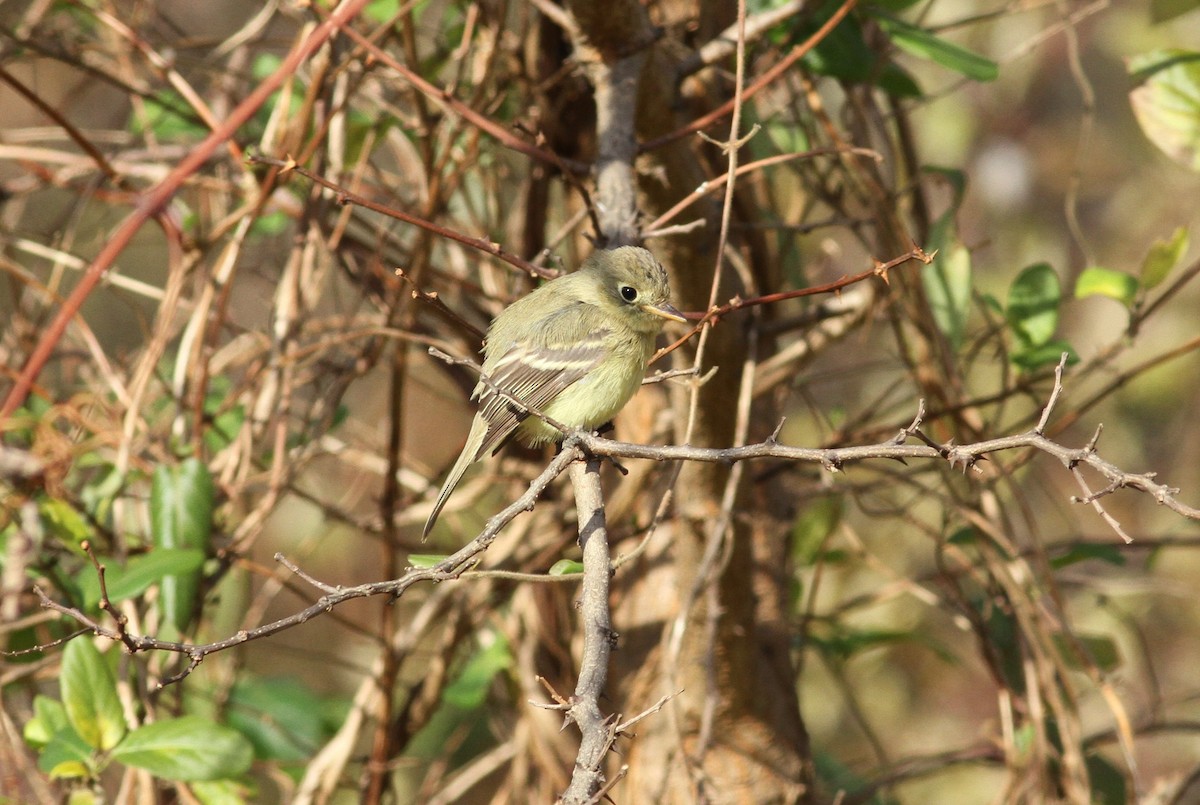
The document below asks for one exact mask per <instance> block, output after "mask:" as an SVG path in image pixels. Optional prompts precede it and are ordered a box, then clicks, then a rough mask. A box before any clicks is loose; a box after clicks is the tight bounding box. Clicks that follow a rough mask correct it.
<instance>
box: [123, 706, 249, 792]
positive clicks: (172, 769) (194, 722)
mask: <svg viewBox="0 0 1200 805" xmlns="http://www.w3.org/2000/svg"><path fill="white" fill-rule="evenodd" d="M112 759H113V760H114V761H116V762H118V763H124V764H125V765H127V766H133V767H135V768H139V769H145V770H146V771H148V772H150V773H152V774H155V775H157V776H159V777H162V778H165V779H167V780H220V779H224V778H227V777H236V776H237V775H239V774H244V773H245V772H246V771H248V770H249V769H250V764H251V762H252V761H253V760H254V749H253V747H252V746H251V745H250V742H249V741H247V740H246V739H245V737H243V736H242V735H241V733H239V732H237V731H236V730H232V729H230V728H229V727H222V726H221V725H219V724H214V723H212V722H211V721H207V720H205V719H203V718H200V717H199V716H180V717H179V718H168V719H163V720H161V721H155V722H152V723H150V724H146V725H145V726H142V727H139V728H138V729H136V730H134V731H133V732H131V733H129V735H128V736H127V737H126V738H125V740H123V741H121V743H120V744H118V745H117V746H116V747H115V748H114V749H113V751H112Z"/></svg>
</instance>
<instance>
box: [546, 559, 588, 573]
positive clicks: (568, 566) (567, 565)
mask: <svg viewBox="0 0 1200 805" xmlns="http://www.w3.org/2000/svg"><path fill="white" fill-rule="evenodd" d="M582 573H583V562H577V561H576V560H574V559H559V560H558V561H557V562H555V563H554V564H553V565H551V566H550V570H549V574H550V575H551V576H575V575H579V574H582Z"/></svg>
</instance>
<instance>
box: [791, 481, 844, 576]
mask: <svg viewBox="0 0 1200 805" xmlns="http://www.w3.org/2000/svg"><path fill="white" fill-rule="evenodd" d="M845 508H846V505H845V500H844V499H843V498H842V496H841V495H830V496H827V497H822V498H818V499H817V500H814V501H812V502H811V503H809V504H808V505H806V506H805V507H804V509H803V510H802V511H801V512H800V516H799V517H797V518H796V522H795V523H794V524H793V525H792V556H794V557H795V559H796V564H797V567H811V566H812V564H813V563H814V562H815V561H816V559H817V557H818V555H819V554H820V553H821V549H822V547H823V546H824V545H825V541H826V539H827V538H828V537H829V535H830V534H832V533H833V532H834V530H835V529H836V528H837V527H838V525H840V524H841V522H842V515H843V514H844V512H845Z"/></svg>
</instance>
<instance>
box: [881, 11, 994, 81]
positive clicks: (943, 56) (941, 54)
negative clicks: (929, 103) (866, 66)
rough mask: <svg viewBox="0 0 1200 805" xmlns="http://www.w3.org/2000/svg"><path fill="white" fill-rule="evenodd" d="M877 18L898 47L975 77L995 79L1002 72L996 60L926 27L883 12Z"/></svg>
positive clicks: (985, 79)
mask: <svg viewBox="0 0 1200 805" xmlns="http://www.w3.org/2000/svg"><path fill="white" fill-rule="evenodd" d="M876 19H877V21H878V22H879V27H880V28H882V29H883V30H884V32H886V33H887V35H888V36H890V37H891V39H892V41H893V42H895V43H896V47H898V48H900V49H901V50H903V51H905V52H906V53H909V54H911V55H913V56H916V57H917V58H921V59H928V60H929V61H931V62H933V63H934V64H940V65H941V66H942V67H945V68H946V69H947V70H953V71H954V72H956V73H960V74H962V75H964V76H966V77H967V78H970V79H972V80H974V81H994V80H995V79H996V77H997V76H998V75H1000V66H999V65H998V64H996V62H994V61H992V60H991V59H985V58H984V57H983V56H980V55H979V54H978V53H973V52H971V51H969V50H967V49H966V48H964V47H960V46H958V45H955V44H953V43H952V42H947V41H946V40H945V39H942V38H941V37H938V36H934V35H933V34H931V33H929V32H928V31H926V30H924V29H923V28H919V27H917V26H916V25H912V24H911V23H908V22H904V21H903V20H899V19H896V18H893V17H882V16H881V17H877V18H876Z"/></svg>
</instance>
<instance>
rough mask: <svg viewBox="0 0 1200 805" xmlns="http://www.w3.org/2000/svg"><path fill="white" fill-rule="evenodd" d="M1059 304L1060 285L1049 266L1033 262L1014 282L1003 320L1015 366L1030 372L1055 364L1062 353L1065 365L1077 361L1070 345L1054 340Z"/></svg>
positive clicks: (1056, 275)
mask: <svg viewBox="0 0 1200 805" xmlns="http://www.w3.org/2000/svg"><path fill="white" fill-rule="evenodd" d="M1061 303H1062V286H1061V284H1060V283H1059V279H1058V274H1057V273H1056V272H1055V271H1054V269H1053V268H1052V267H1051V266H1050V264H1049V263H1035V264H1034V265H1031V266H1029V267H1028V268H1026V269H1024V270H1023V271H1022V272H1021V273H1020V274H1018V275H1017V278H1016V279H1015V280H1013V283H1012V285H1011V286H1010V287H1009V289H1008V304H1007V305H1006V307H1005V311H1004V317H1005V320H1006V321H1007V322H1008V326H1009V329H1010V330H1011V331H1012V333H1013V336H1014V340H1015V341H1016V344H1015V349H1014V350H1013V353H1012V362H1013V363H1014V364H1016V365H1017V366H1019V367H1020V368H1022V369H1024V370H1026V371H1032V370H1034V369H1039V368H1041V367H1043V366H1049V365H1053V364H1056V363H1058V361H1059V360H1060V359H1061V357H1062V354H1063V353H1064V352H1065V353H1067V356H1068V358H1067V360H1068V363H1075V362H1077V361H1078V360H1079V357H1078V356H1077V355H1076V354H1075V351H1074V349H1072V348H1071V345H1070V344H1068V343H1067V342H1066V341H1062V340H1057V339H1054V338H1053V335H1054V332H1055V330H1057V329H1058V313H1059V306H1060V305H1061Z"/></svg>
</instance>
